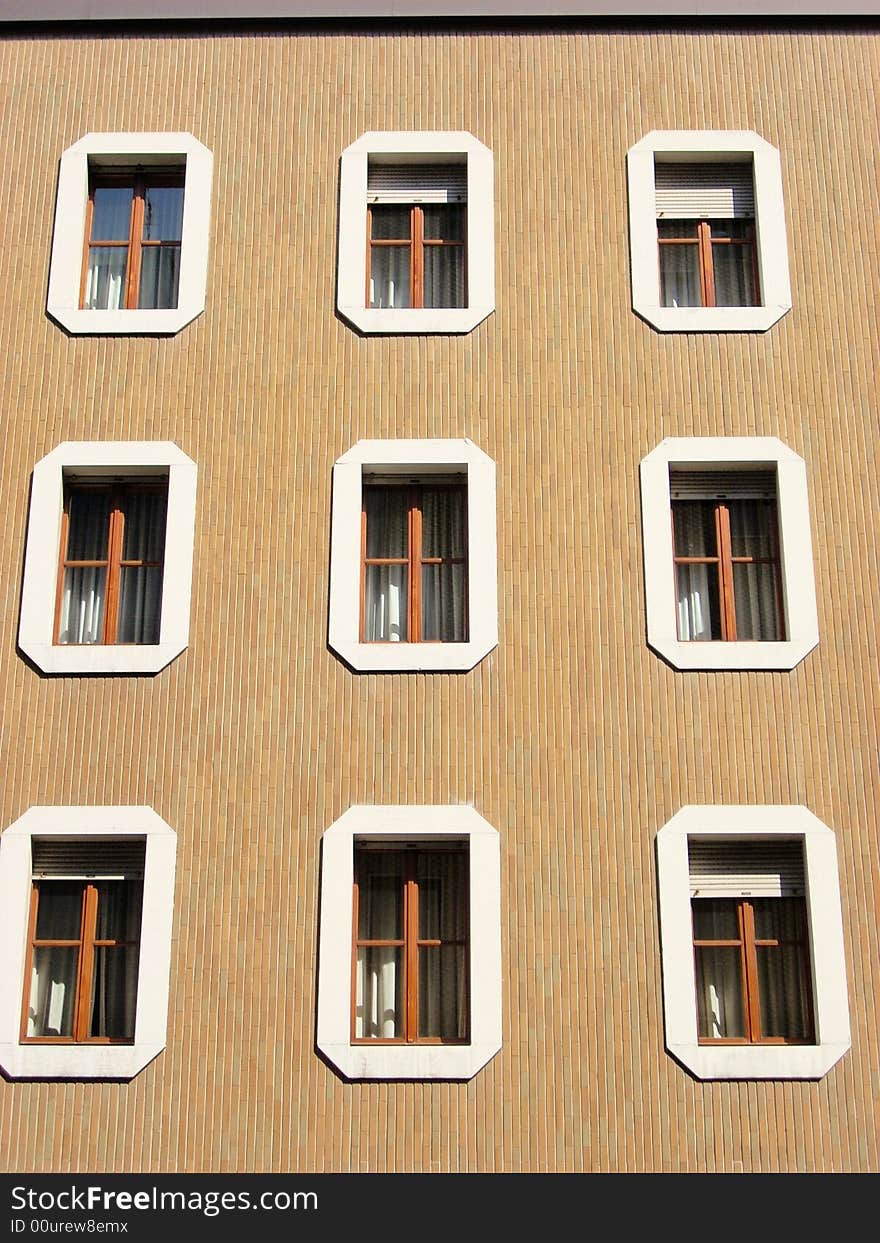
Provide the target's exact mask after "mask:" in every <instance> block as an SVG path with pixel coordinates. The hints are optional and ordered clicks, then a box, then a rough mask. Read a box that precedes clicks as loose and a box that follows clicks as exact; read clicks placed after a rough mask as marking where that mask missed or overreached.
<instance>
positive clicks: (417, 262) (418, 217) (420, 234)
mask: <svg viewBox="0 0 880 1243" xmlns="http://www.w3.org/2000/svg"><path fill="white" fill-rule="evenodd" d="M410 235H411V237H412V243H411V245H410V297H409V304H410V306H412V307H423V306H424V305H425V217H424V213H423V212H422V209H421V207H413V208H412V212H411V223H410Z"/></svg>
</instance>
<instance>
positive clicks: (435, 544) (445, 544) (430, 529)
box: [422, 488, 467, 557]
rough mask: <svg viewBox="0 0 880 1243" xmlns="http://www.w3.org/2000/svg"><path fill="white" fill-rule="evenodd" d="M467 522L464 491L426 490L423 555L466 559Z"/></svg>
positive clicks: (424, 499)
mask: <svg viewBox="0 0 880 1243" xmlns="http://www.w3.org/2000/svg"><path fill="white" fill-rule="evenodd" d="M466 519H467V493H466V491H465V489H464V488H423V489H422V556H423V557H464V556H466V554H467V531H466Z"/></svg>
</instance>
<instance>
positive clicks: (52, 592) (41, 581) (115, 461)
mask: <svg viewBox="0 0 880 1243" xmlns="http://www.w3.org/2000/svg"><path fill="white" fill-rule="evenodd" d="M67 474H74V475H76V476H77V477H90V476H91V477H94V478H95V479H104V478H110V479H112V478H120V477H121V478H123V479H124V478H125V477H126V476H136V477H142V476H144V475H156V476H164V475H167V477H168V516H167V522H166V531H167V536H166V540H165V564H164V573H163V579H162V617H161V621H160V629H159V642H158V643H128V644H123V643H114V644H100V643H92V644H61V643H53V637H54V626H55V608H56V598H57V587H58V572H59V570H58V567H59V556H60V548H61V521H62V516H63V512H64V478H65V475H67ZM196 475H197V468H196V464H195V462H194V461H193V460H192V458H190V457H187V455H186V454H185V453H184V452H183V451H182V450H181V449H178V447H177V445H175V444H174V443H173V442H171V441H167V440H165V441H163V440H146V441H137V440H130V441H126V440H120V441H65V442H64V443H63V444H60V445H58V446H57V447H56V448H55V449H53V450H52V452H51V453H48V454H47V455H46V456H45V457H44V458H41V459H40V461H39V462H37V464H36V466H35V467H34V470H33V479H32V483H31V504H30V515H29V518H28V533H27V544H26V548H25V561H24V581H23V585H22V597H21V618H20V623H19V632H18V643H19V647H20V648H21V650H22V652H24V653H25V655H26V656H28V657H29V658H30V659H31V660H32V661H33V662H34V664H35V665H36V666H37V668H38V669H40V670H42V672H43V673H58V674H106V673H113V674H136V673H158V672H159V671H160V670H161V669H164V668H165V666H166V665H167V664H169V663H170V662H171V661H172V660H174V658H175V657H176V656H179V655H180V653H181V652H182V651H184V650H185V648H186V647H187V645H188V643H189V620H190V597H191V592H192V562H193V539H194V533H195V508H196Z"/></svg>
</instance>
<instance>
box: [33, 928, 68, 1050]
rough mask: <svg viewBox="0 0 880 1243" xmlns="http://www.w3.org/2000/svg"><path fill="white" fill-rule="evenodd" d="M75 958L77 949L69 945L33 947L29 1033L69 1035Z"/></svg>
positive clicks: (34, 1034) (37, 1034)
mask: <svg viewBox="0 0 880 1243" xmlns="http://www.w3.org/2000/svg"><path fill="white" fill-rule="evenodd" d="M78 962H79V950H78V949H76V948H75V947H73V946H71V947H69V948H58V947H56V948H52V949H50V948H48V947H43V948H38V949H35V950H34V967H33V971H32V973H31V992H30V997H29V999H28V1016H27V1034H28V1035H29V1036H72V1035H73V1010H74V1005H75V1001H76V974H77V966H78Z"/></svg>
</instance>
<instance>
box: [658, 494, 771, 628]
mask: <svg viewBox="0 0 880 1243" xmlns="http://www.w3.org/2000/svg"><path fill="white" fill-rule="evenodd" d="M729 503H730V502H729V501H726V500H717V499H713V498H711V497H706V498H704V499H699V498H696V497H694V498H693V499H688V500H673V501H672V509H671V514H670V521H671V522H672V574H673V580H674V590H677V576H678V567H679V566H680V565H713V566H717V567H718V597H719V616H720V619H721V637H720V640H716V642H717V641H720V642H724V643H735V642H737V633H736V598H735V593H734V576H733V567H734V566H735V565H772V566H773V567H774V568H775V577H776V612H777V624H778V627H779V633H778V634H777V636H776V638H775V639H773V640H768V641H769V642H777V643H784V642H785V641H786V637H785V636H786V630H785V607H784V604H783V599H784V583H783V580H782V562H781V557H780V555H779V512H778V507H777V503H776V501H775V500H758V501H757V503H758V504H761V505H767V506H770V507H771V510H772V517H771V522H770V530H771V531H772V534H773V553H772V556H770V557H735V556H734V555H733V552H732V544H731V535H730V509H729V507H728V506H729ZM694 504H700V505H712V506H713V507H714V518H715V548H716V555H715V556H714V557H685V556H679V555H678V553H676V551H675V507H676V506H677V505H694ZM678 641H679V642H680V643H688V642H694V643H697V642H702V640H698V639H682V638H681V636H680V634H679V636H678ZM761 641H762V640H749V642H761Z"/></svg>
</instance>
